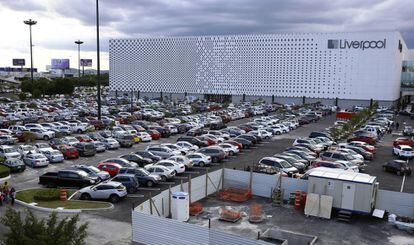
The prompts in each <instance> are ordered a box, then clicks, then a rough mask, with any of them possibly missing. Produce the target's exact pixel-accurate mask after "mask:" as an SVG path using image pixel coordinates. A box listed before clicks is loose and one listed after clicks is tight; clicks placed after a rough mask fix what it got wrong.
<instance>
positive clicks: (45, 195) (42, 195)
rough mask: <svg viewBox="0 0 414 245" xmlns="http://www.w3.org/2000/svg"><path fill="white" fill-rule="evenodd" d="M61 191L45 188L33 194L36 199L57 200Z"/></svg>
mask: <svg viewBox="0 0 414 245" xmlns="http://www.w3.org/2000/svg"><path fill="white" fill-rule="evenodd" d="M59 198H60V193H59V189H44V190H39V191H38V192H36V193H35V194H34V196H33V199H35V200H36V201H55V200H59Z"/></svg>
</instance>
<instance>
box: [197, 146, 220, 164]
mask: <svg viewBox="0 0 414 245" xmlns="http://www.w3.org/2000/svg"><path fill="white" fill-rule="evenodd" d="M196 152H197V153H202V154H204V155H206V156H210V157H211V161H212V162H213V163H217V162H221V161H223V160H224V159H225V158H226V153H225V151H224V150H223V149H221V148H219V147H204V148H201V149H199V150H198V151H196Z"/></svg>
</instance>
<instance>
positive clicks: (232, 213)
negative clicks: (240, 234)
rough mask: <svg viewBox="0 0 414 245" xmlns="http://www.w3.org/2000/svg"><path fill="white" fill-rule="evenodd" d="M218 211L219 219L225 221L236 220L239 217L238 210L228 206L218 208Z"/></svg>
mask: <svg viewBox="0 0 414 245" xmlns="http://www.w3.org/2000/svg"><path fill="white" fill-rule="evenodd" d="M219 213H220V220H223V221H227V222H233V223H234V222H237V221H238V220H240V219H241V214H240V212H238V211H236V210H233V209H229V208H221V209H220V210H219Z"/></svg>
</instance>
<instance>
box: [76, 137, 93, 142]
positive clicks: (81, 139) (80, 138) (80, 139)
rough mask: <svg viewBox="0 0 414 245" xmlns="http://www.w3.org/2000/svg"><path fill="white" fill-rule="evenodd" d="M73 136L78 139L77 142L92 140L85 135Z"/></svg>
mask: <svg viewBox="0 0 414 245" xmlns="http://www.w3.org/2000/svg"><path fill="white" fill-rule="evenodd" d="M75 138H76V139H78V140H79V142H92V141H93V140H92V139H91V137H89V136H87V135H78V136H75Z"/></svg>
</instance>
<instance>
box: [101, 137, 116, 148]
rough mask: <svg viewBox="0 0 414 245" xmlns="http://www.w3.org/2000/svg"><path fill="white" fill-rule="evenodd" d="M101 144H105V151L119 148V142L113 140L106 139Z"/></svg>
mask: <svg viewBox="0 0 414 245" xmlns="http://www.w3.org/2000/svg"><path fill="white" fill-rule="evenodd" d="M102 143H104V144H105V146H106V149H107V150H117V149H119V147H120V144H119V142H118V141H116V140H115V139H113V138H106V139H104V140H103V141H102Z"/></svg>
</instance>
